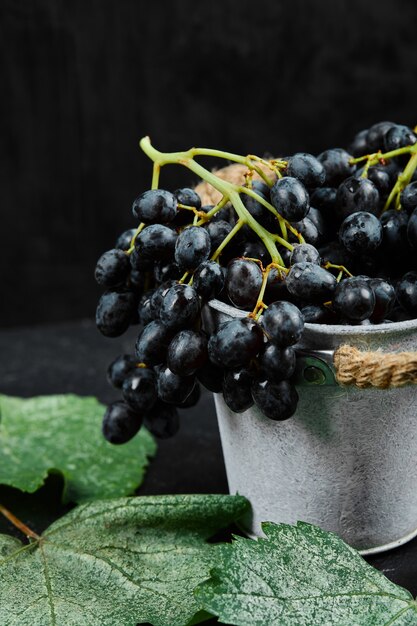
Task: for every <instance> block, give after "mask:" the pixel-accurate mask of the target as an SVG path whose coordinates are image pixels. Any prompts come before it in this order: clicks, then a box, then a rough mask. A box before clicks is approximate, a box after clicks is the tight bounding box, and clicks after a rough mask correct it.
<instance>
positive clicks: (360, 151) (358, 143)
mask: <svg viewBox="0 0 417 626" xmlns="http://www.w3.org/2000/svg"><path fill="white" fill-rule="evenodd" d="M368 132H369V131H368V129H367V128H365V129H364V130H360V131H359V132H358V133H356V135H355V136H354V138H353V141H352V143H351V144H350V146H349V152H350V154H351V155H352V156H354V157H360V156H364V155H365V154H368V153H369V147H368Z"/></svg>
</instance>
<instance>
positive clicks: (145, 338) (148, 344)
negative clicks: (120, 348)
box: [135, 320, 172, 365]
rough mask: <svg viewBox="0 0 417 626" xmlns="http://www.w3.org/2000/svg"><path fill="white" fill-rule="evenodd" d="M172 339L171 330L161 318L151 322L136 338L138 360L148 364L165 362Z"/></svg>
mask: <svg viewBox="0 0 417 626" xmlns="http://www.w3.org/2000/svg"><path fill="white" fill-rule="evenodd" d="M171 339H172V333H171V331H170V330H169V329H168V328H167V327H166V326H165V325H164V324H163V323H162V322H161V321H160V320H153V321H152V322H149V324H147V326H145V328H144V329H143V330H142V332H141V333H140V335H139V337H138V338H137V340H136V348H135V354H136V356H137V358H138V361H139V362H141V363H145V364H146V365H159V364H160V363H163V362H164V361H165V357H166V353H167V350H168V346H169V344H170V341H171Z"/></svg>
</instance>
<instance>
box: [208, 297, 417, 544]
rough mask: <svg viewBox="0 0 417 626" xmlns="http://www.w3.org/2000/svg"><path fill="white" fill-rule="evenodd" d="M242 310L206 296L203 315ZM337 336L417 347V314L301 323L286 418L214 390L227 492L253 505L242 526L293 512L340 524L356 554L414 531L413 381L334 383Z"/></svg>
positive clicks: (216, 317) (213, 317)
mask: <svg viewBox="0 0 417 626" xmlns="http://www.w3.org/2000/svg"><path fill="white" fill-rule="evenodd" d="M244 315H246V313H244V312H243V311H239V310H237V309H234V308H232V307H230V306H228V305H226V304H224V303H222V302H219V301H217V300H213V301H211V302H210V303H209V314H208V315H207V318H208V319H207V320H206V323H207V324H209V325H217V324H218V323H220V322H222V321H226V320H227V319H230V317H240V316H244ZM342 344H349V345H351V346H353V347H356V348H360V349H363V350H369V349H371V350H376V349H382V351H385V352H402V351H415V350H417V320H412V321H406V322H397V323H392V324H381V325H375V326H359V327H358V326H330V325H329V326H327V325H322V324H306V327H305V331H304V336H303V340H302V344H300V345H298V346H297V349H299V351H300V352H299V354H300V359H299V366H298V370H297V380H296V382H297V391H298V393H299V396H300V401H299V405H298V408H297V412H296V414H295V415H294V416H293V417H292V418H291V419H289V420H287V421H285V422H274V421H272V420H270V419H268V418H265V417H264V416H263V415H262V414H261V413H260V411H259V410H258V409H257V408H256V407H252V408H251V409H249V410H248V411H246V412H245V413H241V414H236V413H233V412H232V411H230V409H229V408H228V407H227V406H226V405H225V403H224V401H223V398H222V395H221V394H215V402H216V410H217V417H218V421H219V428H220V435H221V441H222V447H223V453H224V459H225V465H226V471H227V477H228V482H229V490H230V493H239V494H242V495H244V496H246V497H247V498H248V499H249V500H250V502H251V504H252V508H253V515H252V517H251V519H248V520H247V522H246V524H245V526H244V528H243V530H244V531H245V532H246V533H247V534H248V535H252V536H261V535H262V531H261V526H260V524H261V522H262V521H273V522H286V523H290V524H294V523H295V522H297V521H298V520H302V521H305V522H310V523H312V524H316V525H318V526H320V527H322V528H324V529H326V530H330V531H333V532H336V533H337V534H338V535H339V536H340V537H342V539H344V540H345V541H346V542H347V543H349V544H350V545H351V546H353V547H355V548H356V549H358V550H360V552H361V553H362V554H371V553H376V552H382V551H384V550H388V549H390V548H393V547H396V546H399V545H401V544H403V543H405V542H406V541H409V540H410V539H412V538H413V537H415V536H416V535H417V387H416V386H413V385H409V386H405V387H402V388H397V389H386V390H380V389H358V388H350V387H349V388H347V387H341V386H339V385H338V384H337V382H336V380H335V377H334V371H333V366H332V361H333V359H332V357H333V351H334V350H335V349H336V348H337V347H339V346H340V345H342Z"/></svg>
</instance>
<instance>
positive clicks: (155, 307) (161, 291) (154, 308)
mask: <svg viewBox="0 0 417 626" xmlns="http://www.w3.org/2000/svg"><path fill="white" fill-rule="evenodd" d="M176 284H177V281H176V280H166V281H165V282H164V283H162V285H159V287H157V288H156V289H155V291H154V292H153V294H152V296H151V302H150V308H151V314H152V319H157V318H159V314H160V312H161V306H162V301H163V299H164V298H165V296H166V294H167V292H168V289H170V288H171V287H173V286H174V285H176Z"/></svg>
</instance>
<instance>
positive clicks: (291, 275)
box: [286, 261, 337, 302]
mask: <svg viewBox="0 0 417 626" xmlns="http://www.w3.org/2000/svg"><path fill="white" fill-rule="evenodd" d="M286 284H287V288H288V291H289V292H290V293H291V294H293V295H294V296H296V297H297V298H300V299H302V300H308V301H309V302H317V301H321V302H325V301H326V300H331V298H332V295H333V292H334V290H335V288H336V284H337V282H336V278H335V277H334V276H333V274H331V273H330V272H328V271H327V270H325V269H324V268H322V267H320V266H319V265H316V264H315V263H309V262H306V261H305V262H303V263H295V265H293V266H292V267H291V268H290V271H289V272H288V275H287V279H286Z"/></svg>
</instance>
